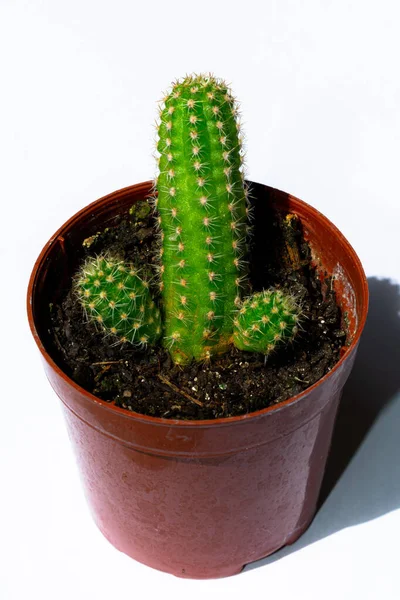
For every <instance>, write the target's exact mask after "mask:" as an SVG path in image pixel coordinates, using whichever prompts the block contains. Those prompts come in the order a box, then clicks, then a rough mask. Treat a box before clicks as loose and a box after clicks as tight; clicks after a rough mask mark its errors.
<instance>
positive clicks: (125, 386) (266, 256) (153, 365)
mask: <svg viewBox="0 0 400 600" xmlns="http://www.w3.org/2000/svg"><path fill="white" fill-rule="evenodd" d="M255 209H256V212H257V211H259V212H260V211H261V212H260V214H258V215H257V218H256V219H255V224H254V227H253V233H252V237H251V241H250V253H249V264H250V278H249V279H250V282H251V285H252V288H253V290H254V291H259V290H261V289H263V288H268V287H270V286H271V285H279V286H280V287H281V289H283V290H289V291H290V292H291V293H292V294H296V295H298V296H300V297H301V299H302V306H303V311H304V320H303V322H302V328H301V331H300V332H299V334H298V335H297V337H296V339H295V340H294V342H293V343H292V344H290V345H289V346H286V347H282V348H281V349H280V350H279V351H276V352H275V353H274V354H272V355H270V356H268V358H267V359H265V357H264V356H263V355H261V354H257V353H249V352H242V351H239V350H237V349H236V348H234V347H232V348H231V350H230V351H229V352H228V353H227V354H225V355H224V356H222V357H219V358H215V359H212V360H211V361H210V362H209V363H203V364H194V363H193V364H191V365H189V366H186V367H180V366H176V365H174V364H173V363H172V361H171V359H170V358H169V355H168V352H167V351H166V350H165V349H163V348H162V347H161V346H160V347H154V348H146V349H140V348H137V347H134V346H132V345H130V344H128V343H126V344H116V345H112V344H110V342H109V338H107V339H105V338H104V333H103V332H101V331H99V330H98V329H97V328H96V326H95V325H94V324H91V323H86V322H85V318H84V314H83V311H82V308H81V306H80V305H79V303H78V302H77V300H76V297H75V294H74V292H73V290H72V285H71V287H70V288H69V290H68V291H67V292H66V294H65V295H64V297H63V299H62V300H61V301H60V302H59V303H58V304H54V305H53V306H52V310H51V319H52V332H51V333H52V339H53V344H54V350H55V352H56V354H57V355H58V357H59V358H58V362H59V363H61V365H60V366H61V367H62V368H63V370H64V371H65V372H66V373H67V374H68V375H69V376H70V377H71V378H72V379H73V380H74V381H75V382H76V383H78V384H79V385H81V386H82V387H83V388H85V389H86V390H87V391H89V392H91V393H93V394H94V395H95V396H97V397H99V398H102V399H103V400H106V401H107V402H110V403H115V404H116V405H117V406H120V407H123V408H125V409H127V410H130V411H135V412H138V413H142V414H146V415H151V416H157V417H164V418H170V419H214V418H218V417H229V416H234V415H241V414H245V413H249V412H253V411H256V410H259V409H262V408H266V407H268V406H270V405H272V404H275V403H278V402H281V401H283V400H286V399H288V398H290V397H291V396H293V395H295V394H298V393H299V392H301V391H303V390H305V389H306V388H307V387H309V386H310V385H312V384H313V383H315V382H316V381H318V379H320V378H321V377H322V376H323V375H325V374H326V373H327V372H328V371H329V370H330V369H331V368H332V367H333V366H334V365H335V363H336V362H337V361H338V359H339V357H340V350H341V348H342V347H343V346H344V345H345V343H346V333H345V331H344V330H343V329H342V328H341V312H340V309H339V308H338V306H337V305H336V301H335V293H334V291H333V287H332V282H331V280H330V278H328V277H325V278H324V277H321V275H319V274H318V272H317V271H316V269H315V268H314V267H313V266H312V264H311V253H310V249H309V247H308V245H307V243H306V242H305V240H304V238H303V235H302V230H301V224H300V222H299V220H298V219H297V218H296V217H295V216H294V215H290V214H283V213H280V212H278V211H277V210H275V209H274V207H273V206H266V205H263V206H262V207H261V206H257V205H255ZM153 219H154V218H153V216H152V214H151V210H150V207H149V205H148V204H147V202H146V201H143V202H139V203H137V204H136V205H135V206H134V207H132V209H131V211H130V214H129V215H127V216H126V218H125V219H124V220H122V221H121V222H120V223H119V224H118V225H117V226H116V227H115V228H110V229H107V230H105V231H104V232H102V233H101V234H99V235H97V236H93V238H90V239H89V240H86V241H85V243H84V256H88V255H95V254H99V253H100V252H103V251H106V250H109V251H110V252H112V253H113V254H117V255H118V256H120V257H121V258H124V259H125V260H127V261H128V262H132V263H134V264H136V265H138V266H140V267H141V268H142V269H145V270H147V271H148V274H149V275H154V265H155V264H156V251H157V242H156V238H155V235H154V220H153ZM71 284H72V281H71ZM153 291H154V293H156V290H155V289H154V290H153Z"/></svg>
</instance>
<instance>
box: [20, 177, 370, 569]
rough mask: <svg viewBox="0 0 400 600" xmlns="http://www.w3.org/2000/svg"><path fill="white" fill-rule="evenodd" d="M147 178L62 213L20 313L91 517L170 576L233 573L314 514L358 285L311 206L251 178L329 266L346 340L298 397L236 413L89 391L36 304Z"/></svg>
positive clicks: (138, 195)
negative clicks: (191, 413) (295, 221)
mask: <svg viewBox="0 0 400 600" xmlns="http://www.w3.org/2000/svg"><path fill="white" fill-rule="evenodd" d="M150 188H151V182H145V183H141V184H138V185H134V186H131V187H128V188H125V189H123V190H120V191H117V192H114V193H113V194H110V195H108V196H106V197H104V198H101V199H100V200H97V201H96V202H93V203H92V204H90V205H89V206H88V207H86V208H84V209H83V210H81V211H80V212H78V213H77V214H76V215H75V216H73V217H72V218H71V219H70V220H69V221H68V222H67V223H65V225H63V226H62V227H61V228H60V229H59V230H58V231H57V233H56V234H55V235H54V236H53V237H52V238H51V240H50V241H49V242H48V243H47V244H46V246H45V247H44V249H43V250H42V252H41V254H40V256H39V258H38V260H37V261H36V264H35V266H34V269H33V272H32V275H31V279H30V283H29V290H28V315H29V322H30V326H31V329H32V333H33V336H34V338H35V340H36V343H37V345H38V346H39V349H40V351H41V353H42V358H43V362H44V368H45V370H46V374H47V377H48V378H49V381H50V383H51V385H52V387H53V388H54V390H55V391H56V393H57V394H58V396H59V398H60V399H61V401H62V406H63V409H64V414H65V418H66V422H67V427H68V432H69V435H70V439H71V442H72V445H73V447H74V450H75V454H76V457H77V461H78V465H79V469H80V472H81V476H82V480H83V486H84V490H85V493H86V497H87V500H88V503H89V505H90V508H91V511H92V513H93V517H94V519H95V522H96V523H97V525H98V527H99V528H100V530H101V531H102V532H103V534H104V535H105V537H106V538H107V539H108V540H109V541H110V542H111V543H112V544H113V545H114V546H115V547H116V548H118V549H119V550H121V551H122V552H125V553H126V554H128V555H129V556H131V557H132V558H134V559H136V560H138V561H140V562H142V563H145V564H146V565H150V566H152V567H154V568H156V569H160V570H162V571H167V572H169V573H173V574H174V575H178V576H182V577H193V578H211V577H222V576H226V575H232V574H235V573H238V572H239V571H240V570H241V569H242V568H243V566H244V565H246V564H247V563H250V562H252V561H255V560H257V559H260V558H262V557H265V556H267V555H269V554H271V553H272V552H275V551H276V550H278V549H279V548H281V547H282V546H284V545H286V544H291V543H293V542H294V541H295V540H297V539H298V538H299V536H300V535H301V534H302V533H303V532H304V531H305V529H306V528H307V527H308V526H309V524H310V522H311V520H312V518H313V516H314V513H315V510H316V504H317V499H318V494H319V490H320V485H321V481H322V476H323V473H324V468H325V464H326V459H327V455H328V451H329V447H330V442H331V438H332V430H333V426H334V421H335V415H336V412H337V408H338V404H339V399H340V396H341V393H342V388H343V385H344V383H345V381H346V379H347V377H348V375H349V373H350V370H351V368H352V365H353V362H354V358H355V353H356V348H357V345H358V342H359V338H360V334H361V331H362V329H363V327H364V323H365V319H366V314H367V303H368V288H367V282H366V278H365V275H364V272H363V269H362V266H361V264H360V261H359V259H358V258H357V256H356V254H355V252H354V250H353V249H352V247H351V246H350V244H349V243H348V242H347V241H346V239H345V238H344V237H343V235H342V234H341V233H340V232H339V231H338V230H337V229H336V227H335V226H334V225H332V223H330V222H329V221H328V219H326V218H325V217H324V216H323V215H322V214H320V213H319V212H318V211H316V210H315V209H314V208H312V207H310V206H308V205H307V204H305V203H304V202H302V201H301V200H298V199H297V198H294V197H292V196H289V195H287V194H285V193H283V192H280V191H277V190H274V189H272V188H269V187H267V186H262V185H260V184H253V193H255V195H256V196H257V197H258V200H257V201H258V202H267V203H273V204H274V205H276V206H277V207H278V208H282V209H285V210H287V209H289V210H290V211H292V212H294V213H296V214H297V215H299V217H300V218H301V221H302V223H303V228H304V232H305V235H306V238H307V239H308V241H309V243H310V245H311V247H312V250H313V256H314V258H315V261H316V262H317V263H319V264H321V265H323V268H324V269H326V271H327V272H328V273H330V274H333V275H334V276H335V287H336V291H337V298H338V301H339V303H340V305H341V307H342V310H343V313H344V314H345V315H346V322H347V324H348V328H349V334H350V338H351V343H350V344H349V345H348V346H347V347H346V348H345V349H344V350H343V355H342V357H341V359H340V360H339V362H338V363H337V364H336V366H335V367H334V368H333V369H332V370H331V371H330V372H329V373H328V374H327V375H325V376H324V377H323V378H322V379H321V380H320V381H318V382H317V383H316V384H314V385H313V386H311V387H310V388H309V389H307V390H306V391H304V392H303V393H301V394H299V395H297V396H294V397H292V398H290V399H289V400H287V401H286V402H282V403H281V404H278V405H275V406H272V407H270V408H267V409H264V410H260V411H257V412H255V413H252V414H247V415H243V416H239V417H232V418H225V419H217V420H213V421H211V420H209V421H206V420H204V421H179V420H168V419H161V418H155V417H147V416H143V415H140V414H136V413H131V412H128V411H125V410H123V409H121V408H117V407H115V406H113V405H110V404H108V403H107V402H104V401H102V400H99V399H98V398H96V397H95V396H93V395H91V394H90V393H88V392H87V391H85V390H84V389H82V388H81V387H79V386H78V385H77V384H76V383H74V381H72V380H71V379H70V378H69V377H68V376H67V375H66V374H65V373H64V372H63V371H62V370H61V369H60V367H59V366H58V364H57V360H58V359H57V357H56V356H55V355H54V351H52V350H50V344H49V333H48V329H49V309H48V307H49V303H51V302H54V301H55V300H57V299H58V297H59V294H60V293H61V291H62V288H63V286H64V285H65V283H66V281H68V279H69V278H70V277H71V275H72V273H73V271H74V268H75V266H76V264H77V261H78V260H79V256H80V248H81V245H82V241H83V239H85V238H87V237H88V236H90V235H93V234H94V233H96V232H97V231H99V230H101V229H103V228H104V227H105V226H109V225H112V224H113V223H115V218H116V215H118V214H121V213H124V212H126V210H127V209H128V208H129V207H130V206H131V205H132V203H133V202H135V201H136V200H138V199H142V198H144V197H147V196H148V195H149V193H150Z"/></svg>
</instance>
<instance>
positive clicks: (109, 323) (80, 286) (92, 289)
mask: <svg viewBox="0 0 400 600" xmlns="http://www.w3.org/2000/svg"><path fill="white" fill-rule="evenodd" d="M75 286H76V291H77V294H78V297H79V299H80V302H81V304H82V306H83V307H84V309H85V311H86V314H87V317H88V319H89V320H91V321H93V322H96V323H98V324H99V325H100V326H101V328H102V329H103V330H104V331H105V332H106V333H107V334H109V335H111V336H114V337H115V340H116V341H120V342H130V343H132V344H140V345H146V344H148V343H150V344H152V343H155V342H156V341H157V339H158V338H159V337H160V335H161V316H160V311H159V309H158V308H157V306H156V305H155V303H154V302H153V301H152V299H151V297H150V292H149V286H148V283H147V282H146V281H144V280H142V279H141V278H140V277H139V275H138V272H137V269H135V268H134V267H133V266H132V265H127V264H125V263H124V262H123V261H121V260H118V259H116V258H113V257H110V256H98V257H96V258H90V259H88V260H86V261H85V263H84V264H83V265H82V267H81V269H80V270H79V272H78V274H77V277H76V280H75Z"/></svg>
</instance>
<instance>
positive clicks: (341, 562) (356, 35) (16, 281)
mask: <svg viewBox="0 0 400 600" xmlns="http://www.w3.org/2000/svg"><path fill="white" fill-rule="evenodd" d="M399 22H400V8H399V3H398V2H397V1H386V0H379V1H367V0H364V1H356V0H353V1H352V2H349V1H342V0H336V1H331V0H321V1H319V2H318V1H307V0H306V1H302V2H299V1H297V2H296V1H288V0H281V1H278V0H277V1H271V0H264V2H261V0H260V2H255V1H253V0H246V1H241V2H237V1H235V0H230V1H229V2H223V3H222V2H221V3H218V2H217V1H216V0H211V1H210V0H201V1H198V2H195V1H193V0H192V1H190V0H187V1H185V2H178V1H176V0H165V1H164V2H162V3H161V2H156V1H150V0H149V1H143V2H140V3H139V2H135V1H134V0H132V1H130V2H128V1H127V0H126V1H123V0H114V1H113V2H104V1H96V2H95V1H94V0H93V1H88V0H68V1H64V2H61V1H57V0H53V1H51V0H42V1H40V0H26V1H22V0H14V1H11V0H10V1H8V0H0V57H1V58H0V190H1V193H0V198H1V211H0V215H1V219H0V227H1V231H0V253H1V263H0V264H1V269H2V275H1V278H0V282H1V294H0V303H1V313H0V314H1V315H2V319H1V329H0V331H1V349H0V353H1V356H0V368H1V380H0V383H1V413H0V466H1V480H0V486H1V490H2V491H1V493H0V597H1V598H2V599H4V600H14V599H21V600H22V599H25V598H30V599H36V598H38V599H40V600H47V599H51V600H54V599H55V598H57V600H63V599H71V598H74V599H76V600H81V599H82V600H83V599H85V600H86V599H87V598H96V600H101V599H103V598H104V599H106V598H107V599H110V598H153V597H154V598H155V597H157V596H158V595H161V597H164V598H174V599H176V600H179V599H181V598H182V599H183V598H185V599H186V598H190V599H192V600H195V599H197V598H201V597H203V596H206V597H207V598H210V599H214V598H215V599H216V598H225V597H226V598H230V599H232V600H234V599H236V598H243V597H257V598H258V597H259V598H281V599H286V598H290V599H292V598H296V599H297V600H302V599H306V598H307V600H316V599H318V600H320V599H321V598H324V600H331V599H336V598H341V599H342V600H343V599H345V600H346V599H352V600H353V599H354V598H357V599H358V598H360V599H368V600H369V599H381V598H384V599H385V600H391V599H395V598H396V599H398V598H399V597H400V581H399V579H400V575H399V552H398V539H399V534H400V510H399V507H400V467H399V463H400V461H399V458H400V442H399V440H400V395H399V394H398V390H399V388H400V376H399V374H398V373H399V371H400V370H399V369H398V366H397V365H398V363H396V352H397V355H398V354H399V353H400V352H399V348H400V322H399V316H398V314H399V313H398V311H399V290H398V288H397V287H396V285H395V284H396V282H397V283H399V282H400V260H399V259H400V251H399V233H398V232H399V226H400V197H399V185H398V179H399V161H400V69H399V58H400V34H399ZM201 71H212V72H214V73H215V75H217V76H220V77H223V78H225V79H226V80H227V81H229V82H230V83H231V85H232V88H233V90H234V93H235V95H236V96H237V97H238V99H239V100H240V101H241V108H242V112H243V127H244V129H245V132H246V142H247V144H246V145H247V165H248V171H247V176H248V178H249V179H251V180H253V181H260V182H263V183H267V184H269V185H272V186H274V187H278V188H280V189H284V190H285V191H287V192H290V193H292V194H294V195H296V196H298V197H300V198H302V199H304V200H306V201H307V202H309V203H311V204H312V205H314V206H315V207H316V208H318V209H319V210H320V211H322V212H323V213H325V214H326V215H327V216H328V217H329V218H330V219H331V220H332V221H333V222H334V223H335V224H336V225H337V226H338V227H339V228H340V229H341V230H342V232H343V233H344V234H345V235H346V236H347V238H348V239H349V240H350V242H351V243H352V244H353V246H354V248H355V249H356V251H357V252H358V253H359V256H360V258H361V260H362V262H363V264H364V266H365V269H366V272H367V275H368V277H369V278H370V284H371V294H372V298H371V317H370V320H369V322H368V325H367V330H366V333H365V335H364V339H363V345H362V346H361V349H360V353H359V357H358V362H357V364H356V368H355V372H354V374H353V376H352V378H351V381H350V382H349V384H348V386H347V390H346V393H345V398H344V401H345V406H344V408H343V409H342V412H341V415H342V416H341V418H340V419H339V424H338V427H339V429H338V431H337V434H336V437H335V442H334V451H335V453H336V454H335V455H334V458H335V457H336V456H338V457H339V458H338V459H337V460H338V461H339V463H340V461H342V462H341V463H340V464H342V469H339V472H340V470H342V471H343V472H342V474H341V476H340V477H339V479H338V482H337V484H336V486H335V487H334V488H333V491H331V493H330V494H329V496H328V498H327V500H326V502H325V503H324V505H323V506H322V508H321V510H320V511H319V513H318V515H317V517H316V519H315V521H314V523H313V525H312V526H311V528H310V529H309V530H308V532H307V533H306V534H305V535H304V536H303V538H302V539H301V540H299V542H297V543H296V544H295V545H294V546H293V547H291V548H289V549H284V550H282V551H281V552H279V553H278V554H277V555H274V556H273V557H271V558H270V559H267V560H265V561H262V562H261V563H259V564H255V565H251V567H248V568H247V569H246V570H245V572H244V573H242V574H241V575H239V576H237V577H233V578H229V579H223V580H216V581H200V582H199V581H189V580H179V579H176V578H174V577H173V576H170V575H166V574H163V573H159V572H157V571H154V570H151V569H149V568H147V567H145V566H142V565H140V564H137V563H136V562H134V561H132V560H131V559H129V558H127V557H126V556H124V555H122V554H120V553H118V552H117V551H116V550H114V548H113V547H112V546H110V545H109V544H108V542H106V541H105V540H104V539H103V537H102V536H101V534H100V533H99V532H98V531H97V529H96V527H95V526H94V524H93V523H92V521H91V518H90V515H89V512H88V509H87V507H86V504H85V501H84V498H83V494H82V492H81V488H80V484H79V479H78V474H77V471H76V467H75V463H74V460H73V457H72V453H71V451H70V448H69V443H68V439H67V435H66V432H65V429H64V423H63V421H62V417H61V412H60V410H59V407H58V401H57V399H56V396H55V394H54V393H53V391H52V390H51V389H50V386H49V385H48V383H47V381H46V379H45V376H44V374H43V372H42V368H41V364H40V360H39V352H38V351H37V349H36V347H35V345H34V343H33V340H32V339H31V336H30V333H29V331H28V328H27V322H26V316H25V290H26V285H27V282H28V277H29V274H30V270H31V268H32V266H33V262H34V260H35V259H36V257H37V255H38V253H39V251H40V249H41V247H42V246H43V245H44V243H45V242H46V241H47V240H48V238H49V237H50V236H51V235H52V234H53V232H54V231H55V230H56V229H57V228H58V227H59V226H60V225H61V224H62V223H63V222H64V221H65V220H67V219H68V218H69V217H70V216H71V215H72V214H74V213H75V212H76V211H77V210H79V209H80V208H82V207H83V206H84V205H86V204H88V203H89V202H91V201H92V200H95V199H97V198H98V197H100V196H103V195H105V194H106V193H109V192H111V191H114V190H116V189H118V188H121V187H124V186H126V185H129V184H132V183H137V182H140V181H145V180H148V179H151V178H152V177H153V175H154V173H155V166H154V160H153V158H152V152H153V139H154V135H155V131H154V127H153V125H154V120H155V118H156V100H157V99H159V98H160V97H161V96H162V92H163V91H165V90H166V89H167V88H168V86H169V84H170V82H171V81H172V80H173V79H176V78H178V77H182V76H183V75H185V74H186V73H191V72H201ZM397 360H398V359H397ZM346 407H347V408H346ZM372 423H373V424H372ZM371 425H372V427H370V426H371ZM357 447H358V449H357ZM341 451H342V453H343V455H344V458H343V457H342V458H340V453H341ZM349 459H351V460H350V462H349V464H348V466H347V468H344V466H345V464H346V462H348V461H349ZM335 460H336V458H335ZM343 469H344V470H343ZM278 559H279V560H278Z"/></svg>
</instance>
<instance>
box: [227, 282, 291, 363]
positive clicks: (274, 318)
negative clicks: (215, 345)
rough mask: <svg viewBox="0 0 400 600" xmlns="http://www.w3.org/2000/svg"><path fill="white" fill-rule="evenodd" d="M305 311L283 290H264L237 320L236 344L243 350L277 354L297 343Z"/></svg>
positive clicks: (247, 301)
mask: <svg viewBox="0 0 400 600" xmlns="http://www.w3.org/2000/svg"><path fill="white" fill-rule="evenodd" d="M300 318H301V308H300V306H299V304H298V302H296V300H295V299H294V298H293V297H292V296H290V295H288V294H285V293H284V292H282V291H280V290H273V289H271V290H263V291H262V292H257V293H255V294H253V295H251V296H249V297H248V298H246V299H245V300H244V302H243V303H242V305H241V307H240V308H239V310H238V311H237V313H236V315H235V318H234V321H233V323H234V333H233V341H234V344H235V346H236V347H237V348H239V350H247V351H249V352H261V353H263V354H265V355H268V354H270V353H271V352H273V351H274V350H275V349H276V348H277V346H279V345H280V344H282V342H285V343H287V342H290V341H291V340H293V338H294V337H295V335H296V334H297V332H298V329H299V321H300Z"/></svg>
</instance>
